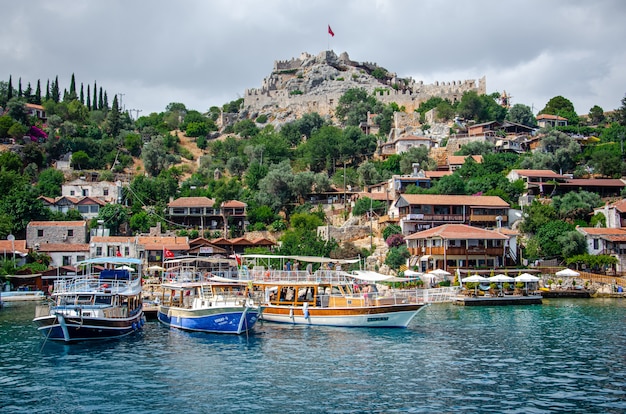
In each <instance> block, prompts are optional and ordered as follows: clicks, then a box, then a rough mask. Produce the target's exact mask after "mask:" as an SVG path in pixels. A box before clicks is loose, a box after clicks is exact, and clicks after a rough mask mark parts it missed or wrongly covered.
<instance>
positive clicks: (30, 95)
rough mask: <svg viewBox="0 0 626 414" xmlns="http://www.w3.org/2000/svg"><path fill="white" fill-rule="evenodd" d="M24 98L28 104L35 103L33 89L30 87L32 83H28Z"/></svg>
mask: <svg viewBox="0 0 626 414" xmlns="http://www.w3.org/2000/svg"><path fill="white" fill-rule="evenodd" d="M24 98H26V102H28V103H33V87H32V86H30V82H28V84H27V85H26V89H25V90H24Z"/></svg>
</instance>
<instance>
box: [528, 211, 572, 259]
mask: <svg viewBox="0 0 626 414" xmlns="http://www.w3.org/2000/svg"><path fill="white" fill-rule="evenodd" d="M571 231H574V232H576V230H575V227H574V225H572V224H569V223H566V222H564V221H561V220H553V221H550V222H548V223H546V224H544V225H542V226H541V227H540V228H539V229H537V233H536V237H537V240H538V241H539V246H540V249H541V254H542V256H543V257H545V258H554V257H563V251H562V248H563V246H562V245H561V241H562V240H561V241H560V240H559V237H561V236H564V235H565V234H567V233H569V232H571Z"/></svg>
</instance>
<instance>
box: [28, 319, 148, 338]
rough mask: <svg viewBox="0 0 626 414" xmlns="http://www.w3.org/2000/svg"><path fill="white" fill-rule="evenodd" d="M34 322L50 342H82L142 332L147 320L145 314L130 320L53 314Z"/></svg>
mask: <svg viewBox="0 0 626 414" xmlns="http://www.w3.org/2000/svg"><path fill="white" fill-rule="evenodd" d="M33 321H34V322H35V324H36V325H37V329H38V330H39V332H41V333H42V334H43V336H44V337H45V338H46V339H48V340H52V341H61V342H80V341H90V340H102V339H114V338H121V337H123V336H126V335H129V334H132V333H133V332H136V331H138V330H140V329H141V328H142V327H143V325H144V321H145V319H144V317H143V313H142V312H138V313H137V314H135V315H133V316H131V317H128V318H90V317H83V318H80V317H76V316H63V315H60V314H59V315H55V314H51V315H48V316H43V317H39V318H35V319H34V320H33Z"/></svg>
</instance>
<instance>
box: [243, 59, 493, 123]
mask: <svg viewBox="0 0 626 414" xmlns="http://www.w3.org/2000/svg"><path fill="white" fill-rule="evenodd" d="M377 68H379V66H378V65H376V64H374V63H369V62H364V63H359V62H354V61H352V60H350V58H349V56H348V54H347V53H346V52H344V53H342V54H341V55H340V56H339V57H338V56H337V55H336V54H335V53H334V52H333V51H324V52H321V53H320V54H318V55H317V56H312V55H310V54H308V53H302V54H301V55H300V57H299V58H297V59H296V58H292V59H291V60H282V61H276V62H274V70H273V72H272V74H270V76H268V77H266V78H265V79H264V80H263V84H262V86H261V88H253V89H247V90H246V91H245V93H244V104H243V106H244V110H245V111H247V112H248V113H276V112H281V111H288V112H291V113H295V114H296V115H299V116H301V115H303V114H305V113H310V112H317V113H319V114H320V115H321V116H333V115H334V110H335V108H336V106H337V103H338V102H339V98H341V96H343V94H344V93H345V92H346V91H347V90H348V89H351V88H362V89H365V90H366V91H368V92H369V93H372V92H374V91H377V95H376V97H377V99H378V100H379V101H381V102H383V103H385V104H389V103H392V102H395V103H397V104H398V105H399V106H404V107H405V108H406V112H409V113H410V112H413V111H414V110H415V109H417V108H418V107H419V105H420V104H421V103H422V102H425V101H427V100H428V99H430V98H432V97H441V98H444V99H449V100H450V101H451V102H455V101H458V100H460V99H461V97H462V96H463V93H465V92H467V91H476V92H477V93H478V94H485V93H486V88H487V87H486V79H485V77H482V78H481V79H478V80H473V79H470V80H465V81H460V80H459V81H452V82H434V83H432V84H424V82H423V81H415V80H413V79H411V78H407V79H401V78H398V77H397V76H396V75H395V74H394V73H389V72H388V77H387V79H383V80H379V79H376V78H374V77H373V76H372V75H371V72H372V71H373V70H375V69H377ZM381 69H382V68H381ZM381 89H384V90H381Z"/></svg>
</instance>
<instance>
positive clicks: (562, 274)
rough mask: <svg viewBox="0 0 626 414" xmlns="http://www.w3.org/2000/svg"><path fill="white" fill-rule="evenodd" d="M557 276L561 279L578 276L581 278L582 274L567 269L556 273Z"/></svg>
mask: <svg viewBox="0 0 626 414" xmlns="http://www.w3.org/2000/svg"><path fill="white" fill-rule="evenodd" d="M555 275H557V276H559V277H576V276H580V273H578V272H577V271H575V270H572V269H570V268H568V267H566V268H565V269H563V270H559V271H558V272H556V273H555Z"/></svg>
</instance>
